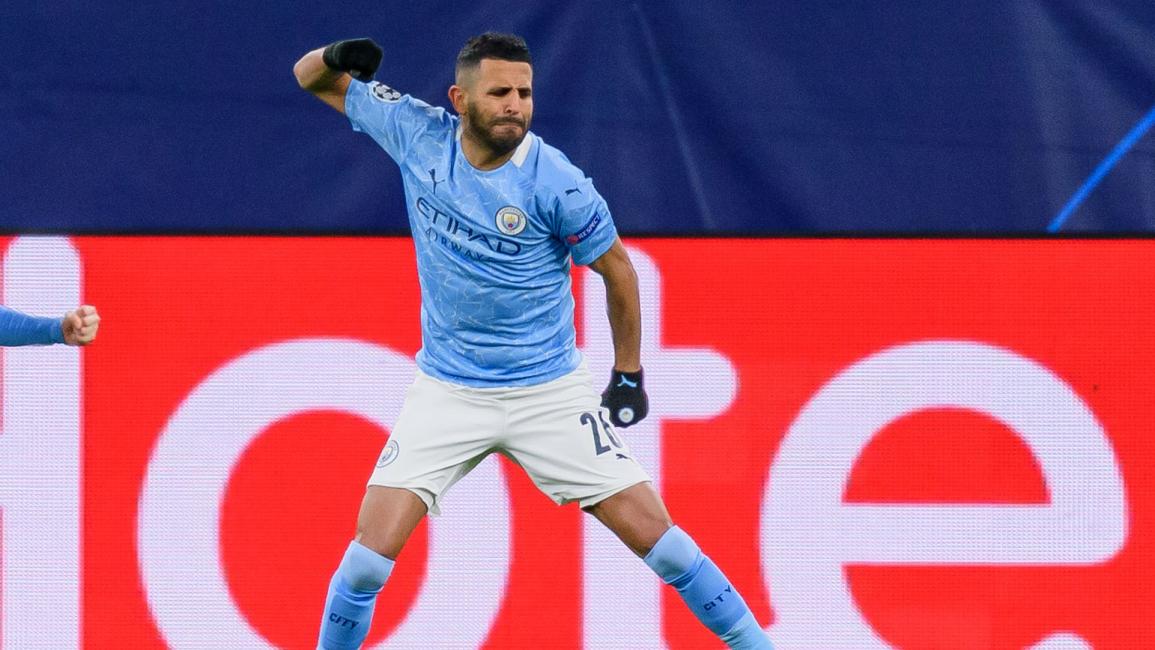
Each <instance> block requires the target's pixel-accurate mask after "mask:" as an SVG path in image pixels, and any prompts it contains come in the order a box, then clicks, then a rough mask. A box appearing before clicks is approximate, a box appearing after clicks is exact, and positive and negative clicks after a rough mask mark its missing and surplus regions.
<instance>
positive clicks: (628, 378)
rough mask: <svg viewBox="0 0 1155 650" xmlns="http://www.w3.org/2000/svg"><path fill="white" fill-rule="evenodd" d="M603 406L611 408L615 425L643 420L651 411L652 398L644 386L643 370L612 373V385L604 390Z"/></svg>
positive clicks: (623, 425) (622, 425) (624, 425)
mask: <svg viewBox="0 0 1155 650" xmlns="http://www.w3.org/2000/svg"><path fill="white" fill-rule="evenodd" d="M602 406H604V407H606V408H607V409H609V410H610V422H613V423H614V426H615V427H628V426H630V425H632V424H637V423H639V422H641V421H642V420H643V419H644V418H645V417H646V414H647V413H649V412H650V400H649V399H648V398H647V397H646V389H645V388H643V387H642V371H641V369H638V371H637V372H621V371H619V370H614V371H613V372H612V373H610V385H609V386H606V389H605V390H604V391H602Z"/></svg>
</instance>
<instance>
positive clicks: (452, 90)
mask: <svg viewBox="0 0 1155 650" xmlns="http://www.w3.org/2000/svg"><path fill="white" fill-rule="evenodd" d="M449 101H450V102H451V103H452V104H453V110H455V111H457V114H458V115H465V89H464V88H462V87H461V86H458V85H457V84H453V85H452V86H450V87H449Z"/></svg>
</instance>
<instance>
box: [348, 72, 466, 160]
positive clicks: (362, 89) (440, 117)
mask: <svg viewBox="0 0 1155 650" xmlns="http://www.w3.org/2000/svg"><path fill="white" fill-rule="evenodd" d="M345 116H346V117H348V118H349V122H350V123H351V124H352V125H353V130H354V131H358V132H361V133H364V134H366V135H368V136H369V137H371V138H373V140H375V141H376V142H377V144H379V145H380V146H381V148H382V149H384V150H385V152H386V153H388V154H389V156H390V157H392V158H393V160H394V161H396V162H397V163H401V161H403V160H404V159H405V156H406V155H407V154H408V152H409V149H410V147H411V145H412V144H413V142H414V141H415V140H416V139H417V137H418V136H419V135H421V133H422V132H424V131H425V130H427V129H429V127H430V126H432V125H434V124H439V123H441V122H442V121H444V120H445V119H446V113H445V109H443V108H439V107H434V106H430V105H429V104H426V103H425V102H423V101H421V100H419V99H416V98H414V97H411V96H409V95H403V94H401V93H400V92H398V91H396V90H394V89H392V88H390V87H389V86H386V85H385V84H382V83H379V82H376V81H373V82H370V83H367V84H366V83H362V82H360V81H357V80H356V79H352V80H350V81H349V89H348V91H346V93H345Z"/></svg>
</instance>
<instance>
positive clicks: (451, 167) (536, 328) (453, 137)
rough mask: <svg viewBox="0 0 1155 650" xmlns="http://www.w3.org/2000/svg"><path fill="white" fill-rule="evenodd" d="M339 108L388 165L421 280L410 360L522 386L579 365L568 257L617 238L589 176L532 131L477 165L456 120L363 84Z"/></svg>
mask: <svg viewBox="0 0 1155 650" xmlns="http://www.w3.org/2000/svg"><path fill="white" fill-rule="evenodd" d="M345 114H346V115H347V116H348V117H349V119H350V121H351V122H352V124H353V128H354V129H355V130H357V131H361V132H363V133H366V134H368V135H369V136H371V137H372V138H373V139H374V140H376V141H377V143H378V144H379V145H381V148H382V149H384V150H385V151H386V152H388V154H389V155H390V156H391V157H392V158H393V160H395V161H396V162H397V164H398V165H399V166H400V168H401V177H402V179H403V180H404V183H405V202H406V206H407V207H408V210H409V227H410V229H411V230H412V232H413V240H414V242H415V244H416V248H417V274H418V277H419V279H420V282H421V332H422V347H421V351H420V352H418V353H417V365H418V367H420V368H421V370H423V371H424V372H426V373H427V374H429V375H432V376H434V377H437V378H439V379H443V380H446V381H451V382H456V383H459V384H465V385H467V386H479V387H485V386H528V385H532V384H539V383H543V382H546V381H549V380H551V379H556V378H558V377H560V376H562V375H564V374H566V373H569V372H570V371H572V370H574V369H575V368H576V367H577V365H578V363H579V362H580V353H579V352H578V351H577V347H576V346H575V337H574V324H573V320H574V319H573V307H574V303H573V294H572V293H571V290H570V259H571V257H572V259H573V261H574V262H575V263H577V264H589V263H590V262H592V261H594V260H596V259H597V258H598V257H600V256H601V255H602V254H603V253H605V252H606V251H607V250H609V248H610V246H612V245H613V243H614V241H615V240H616V238H617V231H616V230H615V228H614V224H613V220H612V218H611V216H610V212H609V209H608V208H607V207H606V202H605V200H604V199H602V197H601V196H600V195H599V194H598V193H597V191H596V190H594V186H593V183H592V182H591V181H590V179H588V178H586V177H585V174H583V173H582V172H581V170H579V169H578V168H577V167H575V166H574V165H573V164H572V163H570V161H569V160H568V159H567V158H566V157H565V155H564V154H562V153H561V152H560V151H558V150H557V149H554V148H553V147H551V146H549V145H547V144H545V143H544V142H542V140H541V138H538V137H537V136H536V135H534V134H533V133H532V132H531V133H528V134H527V135H526V137H525V140H524V141H523V142H522V143H521V145H520V146H518V148H517V150H516V151H515V152H514V155H513V157H512V159H510V160H509V161H508V162H507V163H505V164H504V165H502V166H501V167H499V168H497V169H494V170H491V171H481V170H478V169H477V168H475V167H473V166H472V165H471V164H470V163H469V161H468V160H466V158H465V155H464V153H463V152H462V150H461V134H460V128H459V125H460V119H459V118H458V117H457V116H455V115H452V114H450V113H449V112H447V111H446V110H445V109H443V108H438V107H433V106H430V105H428V104H426V103H425V102H422V101H420V100H418V99H414V98H413V97H410V96H409V95H402V94H401V93H399V92H397V91H395V90H393V89H391V88H389V87H388V86H384V85H382V84H379V83H376V82H373V83H369V84H363V83H361V82H358V81H355V80H354V81H352V82H351V83H350V85H349V91H348V94H347V95H346V96H345Z"/></svg>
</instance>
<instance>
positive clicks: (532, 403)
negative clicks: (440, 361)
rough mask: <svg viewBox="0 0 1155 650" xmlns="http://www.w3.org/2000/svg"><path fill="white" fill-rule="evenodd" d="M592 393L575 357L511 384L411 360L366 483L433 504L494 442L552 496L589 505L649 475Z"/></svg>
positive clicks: (434, 507)
mask: <svg viewBox="0 0 1155 650" xmlns="http://www.w3.org/2000/svg"><path fill="white" fill-rule="evenodd" d="M600 403H601V398H600V397H599V396H598V395H597V393H595V392H594V390H593V388H592V386H591V383H590V374H589V370H587V369H586V367H585V365H584V364H583V365H581V366H580V367H579V368H578V369H577V370H575V371H573V372H571V373H570V374H568V375H565V376H564V377H560V378H558V379H555V380H553V381H549V382H546V383H544V384H539V385H537V386H524V387H514V388H472V387H469V386H461V385H458V384H451V383H448V382H444V381H441V380H439V379H434V378H433V377H430V376H429V375H427V374H425V373H423V372H421V371H420V370H418V371H417V377H416V379H414V380H413V384H412V385H411V386H409V390H408V392H407V393H406V394H405V404H404V405H403V406H402V407H401V413H400V415H399V416H398V418H397V423H396V424H395V425H394V427H393V432H392V434H391V435H390V436H389V441H388V442H387V443H386V444H385V449H384V450H383V451H382V453H381V457H380V459H379V460H378V461H377V467H376V468H375V469H374V470H373V475H372V476H371V477H370V478H369V485H382V486H386V487H396V488H405V489H407V490H410V491H411V492H413V493H414V494H416V495H417V496H418V497H420V498H421V500H422V501H424V502H425V505H426V506H427V507H428V508H429V513H430V514H439V513H440V507H439V506H440V502H441V499H442V498H443V497H444V496H445V493H446V492H447V491H448V490H449V488H450V487H452V486H453V484H454V483H456V482H457V481H459V480H460V479H461V478H462V477H463V476H465V475H466V474H467V473H469V471H470V470H471V469H473V468H474V467H476V466H477V464H478V463H480V462H481V461H482V460H483V459H484V458H485V457H486V456H488V455H489V454H491V453H493V452H497V453H499V454H502V455H503V456H505V457H506V458H509V459H510V460H512V461H513V462H514V463H517V464H518V465H520V466H521V467H522V468H523V469H525V471H526V473H527V474H528V475H529V477H530V479H532V480H533V482H534V484H535V485H537V487H538V489H539V490H541V491H542V492H544V493H545V494H546V495H548V496H549V497H550V498H551V499H553V500H554V501H555V502H557V503H559V504H564V503H570V502H573V501H577V502H578V503H579V504H580V505H581V507H583V508H585V507H588V506H592V505H594V504H596V503H598V502H599V501H602V500H604V499H607V498H609V497H611V496H613V495H614V494H617V493H618V492H621V491H622V490H624V489H626V488H628V487H630V486H632V485H637V484H638V483H642V482H644V481H649V480H651V479H650V476H649V475H648V474H647V473H646V471H645V470H644V469H642V466H641V465H639V464H638V462H637V461H636V460H634V458H633V454H631V453H630V449H629V447H628V446H627V445H626V442H625V440H624V439H622V435H621V433H619V432H618V431H616V430H614V429H613V427H612V425H610V424H609V416H608V413H607V412H606V410H605V409H603V408H601V406H600Z"/></svg>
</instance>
